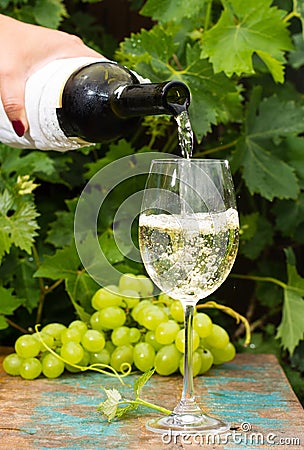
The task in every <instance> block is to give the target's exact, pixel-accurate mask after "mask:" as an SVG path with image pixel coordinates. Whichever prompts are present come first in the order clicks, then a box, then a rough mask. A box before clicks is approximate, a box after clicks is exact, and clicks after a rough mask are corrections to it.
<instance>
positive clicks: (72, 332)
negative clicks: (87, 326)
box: [60, 327, 81, 344]
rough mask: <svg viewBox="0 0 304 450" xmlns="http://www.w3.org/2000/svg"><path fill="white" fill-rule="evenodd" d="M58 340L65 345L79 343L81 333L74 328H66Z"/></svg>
mask: <svg viewBox="0 0 304 450" xmlns="http://www.w3.org/2000/svg"><path fill="white" fill-rule="evenodd" d="M60 339H61V342H62V343H63V344H66V343H67V342H70V341H73V342H78V343H79V342H80V341H81V333H80V331H79V330H78V329H77V328H76V327H74V328H66V329H65V330H63V332H62V333H61V338H60Z"/></svg>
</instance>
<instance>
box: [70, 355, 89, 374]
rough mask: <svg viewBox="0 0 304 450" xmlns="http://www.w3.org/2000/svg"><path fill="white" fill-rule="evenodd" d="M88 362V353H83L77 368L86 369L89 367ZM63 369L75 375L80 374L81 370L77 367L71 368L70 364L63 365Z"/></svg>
mask: <svg viewBox="0 0 304 450" xmlns="http://www.w3.org/2000/svg"><path fill="white" fill-rule="evenodd" d="M89 362H90V352H88V351H87V350H84V351H83V357H82V358H81V360H80V361H79V363H77V366H81V367H87V366H88V365H89ZM65 368H66V369H67V370H68V371H69V372H72V373H77V372H81V369H79V368H78V367H75V366H73V365H72V364H67V363H66V364H65Z"/></svg>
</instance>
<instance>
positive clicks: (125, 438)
mask: <svg viewBox="0 0 304 450" xmlns="http://www.w3.org/2000/svg"><path fill="white" fill-rule="evenodd" d="M136 377H137V375H136V376H135V375H131V376H129V377H128V378H126V379H124V381H125V383H127V384H128V386H123V385H121V383H120V382H119V380H117V379H114V378H112V377H107V376H105V375H101V374H98V373H92V372H85V373H79V374H66V375H65V376H63V377H60V378H59V379H56V380H47V379H38V380H35V381H32V382H30V381H26V380H20V379H17V378H16V377H15V378H14V377H8V376H7V375H2V378H1V380H0V381H1V384H0V388H1V395H2V396H1V401H2V409H1V424H0V442H1V444H2V445H3V448H7V449H9V450H10V449H30V450H44V449H49V448H53V449H55V450H67V449H71V450H78V449H81V450H84V449H89V450H94V449H97V450H110V449H117V450H133V449H134V450H137V449H143V450H152V449H153V450H155V449H156V450H159V449H160V450H165V449H166V450H167V449H170V450H171V449H173V448H174V449H175V448H176V449H177V448H184V449H185V448H191V450H194V449H201V448H212V449H218V450H241V449H249V450H257V449H259V450H260V449H262V448H276V446H273V445H259V443H258V444H256V442H250V443H248V438H250V435H252V436H251V437H253V439H254V438H256V439H258V438H259V436H260V434H261V435H262V436H263V438H264V439H265V438H266V437H267V435H268V434H269V433H270V434H275V435H278V436H286V435H287V436H290V437H292V436H294V437H297V436H300V437H301V439H302V442H301V446H298V447H292V446H288V448H293V449H294V448H295V449H297V450H298V449H301V448H304V433H303V429H304V413H303V409H302V408H301V406H300V405H299V403H297V401H296V398H295V396H294V394H293V392H292V391H291V388H290V386H289V384H288V383H287V381H286V378H285V377H284V375H283V372H282V371H281V369H280V367H279V365H278V363H277V362H276V360H275V358H274V357H272V356H271V355H238V356H237V358H236V360H235V362H233V363H229V364H225V365H222V366H219V367H215V368H213V369H212V371H210V373H209V374H207V375H205V376H202V377H196V378H195V380H194V384H195V391H196V394H197V397H198V400H199V402H200V404H201V406H202V408H203V409H204V410H205V411H206V412H207V413H208V414H210V415H214V416H217V417H219V418H222V419H224V420H227V421H229V422H230V423H231V425H232V428H231V431H230V433H231V436H230V437H229V439H228V443H227V442H225V440H224V438H223V440H222V441H219V443H218V444H219V445H216V441H215V445H210V446H201V445H187V444H185V445H182V444H181V443H180V442H179V441H177V444H176V446H175V444H174V445H173V444H172V445H171V444H170V445H168V444H164V443H163V442H162V440H161V437H160V436H159V435H156V434H153V433H151V432H148V431H147V430H146V428H145V422H146V420H147V419H148V418H149V417H152V416H154V415H155V413H154V412H151V411H150V410H149V409H147V408H144V409H140V410H139V411H138V412H136V413H133V414H131V415H129V416H128V417H126V418H124V419H122V420H120V421H114V422H112V423H108V421H107V420H106V419H104V418H103V417H101V415H100V413H98V412H97V406H98V405H99V403H100V402H101V401H103V400H104V399H105V394H104V391H103V389H102V387H101V386H103V387H106V388H111V387H115V388H117V389H119V391H120V392H122V393H125V395H126V396H128V397H130V396H131V397H132V396H133V383H134V380H135V378H136ZM181 389H182V378H181V376H172V377H159V376H153V377H152V379H151V380H150V381H149V382H148V383H147V385H146V386H145V387H144V388H143V390H142V397H143V398H145V399H146V400H149V401H151V402H153V403H158V404H161V405H162V406H165V407H167V408H169V409H171V408H174V406H175V405H176V403H177V402H178V400H179V397H180V394H181ZM12 393H13V394H12ZM12 411H13V412H14V413H13V415H12ZM244 423H246V424H247V425H248V424H249V427H250V429H249V430H245V429H243V430H242V424H244ZM1 427H2V428H1ZM9 427H11V428H9ZM233 433H235V436H236V437H237V438H238V441H237V442H236V441H235V439H233ZM278 448H282V449H283V448H284V446H280V447H278ZM285 448H287V447H285Z"/></svg>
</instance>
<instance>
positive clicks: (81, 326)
mask: <svg viewBox="0 0 304 450" xmlns="http://www.w3.org/2000/svg"><path fill="white" fill-rule="evenodd" d="M69 328H76V329H77V330H78V331H79V332H80V334H81V336H82V335H83V334H84V333H85V332H86V331H87V329H88V327H87V324H86V323H85V322H83V321H82V320H73V322H71V323H70V325H69Z"/></svg>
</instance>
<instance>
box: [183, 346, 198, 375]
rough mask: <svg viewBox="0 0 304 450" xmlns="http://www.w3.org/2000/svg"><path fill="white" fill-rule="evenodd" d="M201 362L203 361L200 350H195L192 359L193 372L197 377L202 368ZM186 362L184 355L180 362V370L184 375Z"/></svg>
mask: <svg viewBox="0 0 304 450" xmlns="http://www.w3.org/2000/svg"><path fill="white" fill-rule="evenodd" d="M201 363H202V360H201V355H200V353H199V352H198V351H195V352H194V353H193V359H192V374H193V376H194V377H196V376H197V375H198V374H199V372H200V368H201ZM184 364H185V357H184V355H183V356H182V357H181V359H180V362H179V371H180V373H181V374H182V375H183V376H184Z"/></svg>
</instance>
